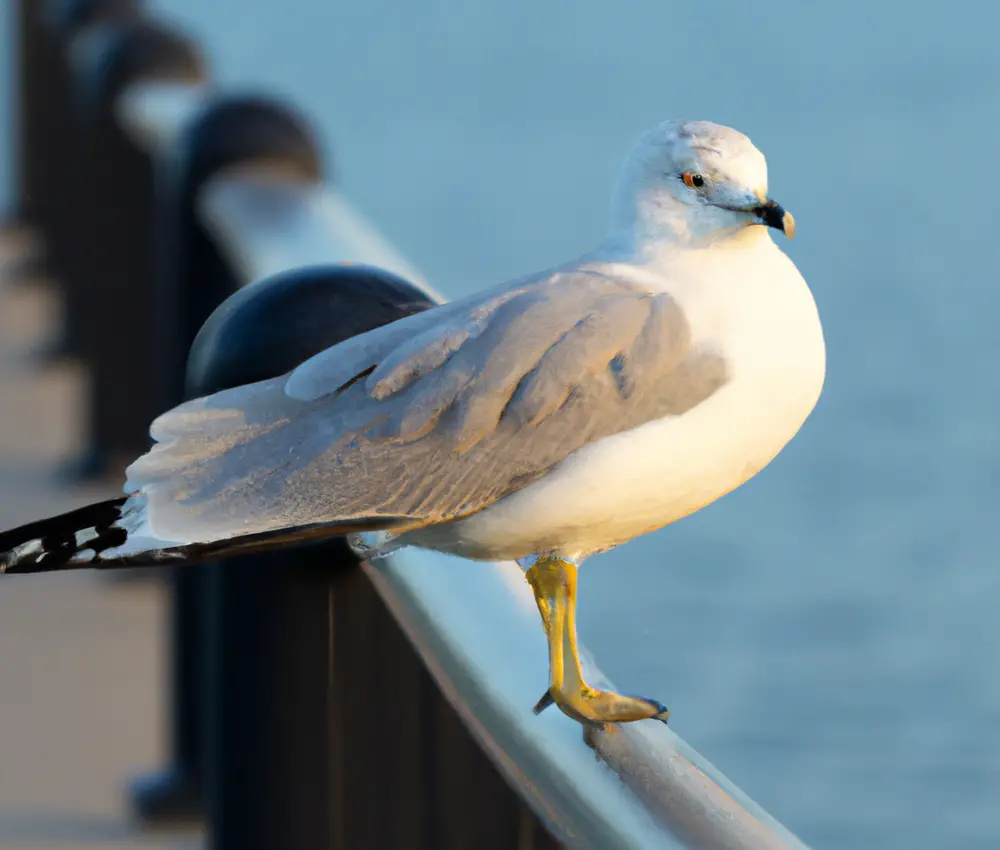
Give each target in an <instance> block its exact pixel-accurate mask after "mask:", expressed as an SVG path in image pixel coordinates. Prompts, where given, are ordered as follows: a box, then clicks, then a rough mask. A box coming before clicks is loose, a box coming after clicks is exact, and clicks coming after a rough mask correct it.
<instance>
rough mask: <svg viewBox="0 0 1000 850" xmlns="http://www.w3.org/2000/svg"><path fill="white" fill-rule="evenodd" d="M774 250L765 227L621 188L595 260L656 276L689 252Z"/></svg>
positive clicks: (663, 195) (669, 198)
mask: <svg viewBox="0 0 1000 850" xmlns="http://www.w3.org/2000/svg"><path fill="white" fill-rule="evenodd" d="M768 243H770V244H771V245H773V242H771V237H770V235H769V234H768V232H767V228H766V227H762V226H748V225H747V222H746V220H745V219H743V218H740V217H737V216H736V215H734V214H733V213H732V212H730V211H728V210H723V209H720V208H713V207H701V208H699V209H695V208H693V207H691V206H689V205H688V204H686V203H684V202H683V201H681V200H679V199H678V198H676V197H675V196H674V195H672V194H670V193H669V192H666V191H663V190H662V189H660V190H656V191H653V190H650V191H636V190H635V189H634V187H630V186H628V185H626V186H622V187H619V191H618V192H616V195H615V198H614V200H613V202H612V207H611V222H610V227H609V229H608V232H607V235H606V236H605V238H604V240H603V242H602V243H601V245H600V246H599V248H598V249H597V251H596V252H595V253H594V258H595V259H605V260H607V261H611V262H624V263H629V264H631V265H636V266H643V267H648V268H651V269H653V270H655V269H656V268H657V267H661V266H666V265H669V264H672V263H674V262H676V260H677V259H678V258H679V256H680V255H684V254H687V253H689V252H700V251H705V250H708V249H712V250H719V249H723V250H746V249H749V248H756V247H765V246H766V245H767V244H768Z"/></svg>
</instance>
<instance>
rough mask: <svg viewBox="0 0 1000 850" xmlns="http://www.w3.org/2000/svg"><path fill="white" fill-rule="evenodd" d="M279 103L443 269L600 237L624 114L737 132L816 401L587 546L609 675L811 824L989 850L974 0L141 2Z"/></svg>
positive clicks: (991, 284) (839, 842)
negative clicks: (681, 514) (779, 244)
mask: <svg viewBox="0 0 1000 850" xmlns="http://www.w3.org/2000/svg"><path fill="white" fill-rule="evenodd" d="M158 6H159V8H160V9H162V10H164V11H165V12H169V13H170V14H172V15H174V16H175V17H176V19H177V20H179V21H181V22H183V23H185V24H186V25H188V26H190V27H191V28H192V29H193V30H194V31H195V32H196V33H198V34H199V35H200V36H201V38H202V39H203V41H204V43H205V45H206V48H207V52H208V53H209V55H210V57H211V59H212V62H213V65H214V68H215V76H216V78H217V79H218V80H219V81H220V82H222V83H224V84H228V85H235V86H238V87H240V88H249V87H256V86H263V87H264V88H265V89H266V90H268V91H270V92H272V93H275V94H278V95H281V96H285V97H288V98H290V99H292V100H293V101H294V102H295V103H297V104H298V105H299V106H300V107H302V108H303V109H304V110H305V111H306V112H307V114H309V115H310V116H311V117H312V118H313V120H314V121H315V122H316V124H317V127H318V128H319V130H320V131H321V133H322V135H323V137H324V139H325V143H326V144H327V146H328V161H329V163H330V165H331V170H332V172H333V174H334V175H335V177H334V179H336V180H337V181H338V182H339V183H340V184H341V185H342V186H343V187H344V188H345V189H346V191H347V192H348V193H349V195H350V196H351V197H352V198H353V199H354V200H355V201H356V202H357V203H358V204H359V206H360V207H361V208H362V209H363V210H364V211H366V212H367V213H368V214H369V215H370V216H371V217H372V218H373V219H375V220H376V221H377V222H378V223H379V225H380V226H381V227H382V229H383V230H384V231H385V232H386V233H387V234H388V235H389V236H390V237H391V238H392V239H393V241H394V242H395V243H396V244H397V245H398V246H399V247H400V248H401V249H402V250H403V251H404V252H405V253H406V254H407V255H409V256H410V257H411V258H412V259H413V260H414V261H415V263H416V264H417V265H418V266H419V267H420V268H421V269H423V270H424V271H425V272H426V273H427V275H428V276H429V277H430V279H432V280H433V281H434V283H435V284H436V285H437V286H438V287H439V288H440V289H441V290H442V291H444V292H446V293H448V294H451V295H457V294H460V293H463V292H466V291H469V290H472V289H477V288H480V287H482V286H485V285H487V284H491V283H496V282H498V281H500V280H502V279H504V278H507V277H510V276H513V275H515V274H519V273H522V272H525V271H529V270H532V269H535V268H538V267H541V266H544V265H546V264H549V263H552V262H554V261H558V260H561V259H564V258H566V257H568V256H570V255H572V254H574V253H575V252H579V251H581V250H583V249H585V248H587V247H589V246H590V245H591V244H592V243H593V242H594V241H595V240H596V239H597V238H598V236H599V235H600V233H601V230H602V226H603V223H604V218H605V202H606V198H607V195H608V190H609V186H610V182H611V179H612V176H613V174H614V172H615V170H616V168H617V165H618V163H619V161H620V159H621V157H622V155H623V154H624V152H625V150H626V149H627V147H628V145H629V144H630V142H631V140H632V138H633V137H634V136H635V135H636V134H637V133H638V132H640V131H641V130H643V129H645V128H646V127H647V126H650V125H652V124H653V123H655V122H657V121H659V120H660V119H662V118H666V117H673V116H686V117H693V118H709V119H712V120H716V121H721V122H724V123H728V124H731V125H733V126H736V127H738V128H740V129H742V130H744V131H745V132H747V133H748V134H749V135H750V136H751V137H752V138H753V139H754V141H755V142H756V143H757V144H758V146H759V147H760V148H761V149H762V150H764V151H765V153H766V154H767V156H768V159H769V162H770V169H771V188H772V192H773V194H774V196H775V197H776V198H778V199H779V200H780V201H781V202H782V203H783V204H785V205H786V206H787V207H788V208H789V209H791V210H793V211H794V213H795V215H796V218H797V221H798V223H799V237H798V238H797V239H796V240H795V241H794V242H791V243H788V242H784V243H783V245H784V247H785V248H786V250H787V251H788V252H789V254H790V255H791V256H792V258H793V259H794V260H795V262H796V263H797V264H798V265H799V268H800V269H801V270H802V272H803V273H804V275H805V276H806V278H807V279H808V280H809V282H810V284H811V285H812V287H813V290H814V292H815V295H816V299H817V301H818V303H819V307H820V312H821V315H822V317H823V321H824V325H825V328H826V334H827V341H828V347H829V377H828V381H827V385H826V389H825V392H824V396H823V398H822V400H821V402H820V404H819V406H818V408H817V410H816V412H815V414H814V415H813V417H812V418H811V419H810V421H809V422H808V423H807V424H806V426H805V428H804V429H803V431H802V433H801V434H800V435H799V436H798V437H797V438H796V439H795V440H794V441H793V443H792V444H791V445H790V447H789V448H788V449H787V450H786V451H785V452H784V453H783V454H782V455H781V456H780V457H779V458H778V460H776V461H775V462H774V463H773V464H772V465H771V466H770V467H769V468H768V469H766V470H765V471H764V472H762V473H761V474H760V475H759V476H758V477H757V478H756V479H754V480H753V481H752V482H750V483H749V484H748V485H746V486H745V487H743V488H741V489H740V490H739V491H737V492H735V493H733V494H731V495H730V496H728V497H726V498H725V499H723V500H722V501H721V502H719V503H717V504H715V505H713V506H711V507H709V508H707V509H705V510H704V511H702V512H701V513H699V514H698V515H696V516H694V517H692V518H690V519H688V520H685V521H684V522H682V523H679V524H678V525H676V526H674V527H672V528H670V529H667V530H664V531H662V532H659V533H656V534H652V535H649V536H648V537H646V538H643V539H641V540H639V541H636V542H634V543H632V544H630V545H628V546H625V547H622V548H621V549H619V550H618V551H616V552H614V553H611V554H608V555H606V556H603V557H601V558H599V559H595V560H594V561H592V562H590V563H588V565H587V567H586V569H585V570H584V574H583V578H582V587H581V594H582V598H581V605H582V611H581V617H580V620H581V622H580V627H581V630H582V636H583V639H584V641H585V642H586V643H587V644H588V646H589V647H590V648H591V649H592V650H593V651H594V652H595V654H596V655H597V657H598V659H599V660H600V662H601V664H602V666H603V667H604V668H605V669H606V670H607V672H608V673H609V674H611V675H612V677H613V678H614V679H615V680H616V681H617V682H618V684H619V685H620V686H622V687H623V688H626V689H628V690H631V691H636V692H645V693H647V694H649V695H650V696H654V697H657V698H660V699H662V700H664V701H666V702H667V703H668V704H669V705H670V707H671V709H672V711H673V717H674V720H673V724H674V726H675V728H676V729H677V730H678V731H679V732H680V733H681V734H682V735H684V736H685V737H686V738H688V739H689V740H690V741H691V742H692V743H693V744H695V745H696V746H697V747H699V749H701V750H702V751H703V752H705V753H706V754H707V755H708V756H709V757H710V758H711V759H712V760H713V761H714V762H715V763H716V764H718V765H719V766H720V767H722V768H723V769H724V770H725V772H726V773H727V774H729V775H730V776H731V778H733V779H734V780H736V781H737V782H738V783H739V784H741V785H742V786H743V787H744V788H745V789H746V790H747V791H748V792H749V793H751V794H752V795H753V796H754V797H756V798H757V799H758V800H759V801H760V802H761V803H762V804H763V805H765V806H766V807H767V808H768V809H769V810H770V811H771V812H772V813H773V814H775V815H776V816H777V817H778V818H780V819H781V820H783V821H784V822H785V823H786V824H787V825H788V826H789V827H790V828H792V829H793V830H795V831H796V832H797V833H799V834H800V835H801V836H802V837H803V838H804V839H805V840H806V841H807V842H809V843H811V844H813V845H814V846H815V847H817V848H841V849H842V850H847V849H848V848H850V849H851V850H861V849H862V848H880V850H893V848H969V850H975V848H996V847H1000V677H998V675H997V665H998V663H1000V626H998V625H997V624H996V621H995V619H994V608H995V607H996V606H997V604H998V603H1000V571H998V570H997V568H996V553H997V551H998V544H1000V540H998V537H1000V530H998V526H1000V523H998V522H997V521H996V519H995V517H994V513H995V505H996V504H997V502H998V497H1000V445H998V441H997V437H996V431H997V423H998V421H1000V379H998V377H997V371H996V370H997V364H998V363H1000V334H998V333H997V332H996V327H997V324H998V319H1000V286H998V280H997V278H998V267H997V262H996V260H995V258H994V256H993V253H992V250H993V248H994V246H995V244H996V241H997V239H996V236H995V234H994V230H995V227H994V221H995V219H996V217H997V216H998V215H1000V213H998V211H997V206H996V198H997V197H1000V169H998V168H997V167H996V165H995V160H996V152H995V151H996V148H997V141H998V137H1000V50H997V48H996V34H997V29H998V26H1000V6H997V5H996V4H988V3H986V2H985V0H979V2H974V0H952V2H950V3H939V2H920V0H883V2H881V3H878V4H876V3H872V2H862V0H840V2H837V3H826V4H822V5H820V4H815V3H804V2H802V0H797V2H792V0H771V2H767V3H752V4H751V3H741V4H737V3H732V2H720V0H687V2H685V3H680V2H670V0H617V2H601V0H573V2H570V0H479V2H476V3H471V2H468V3H459V2H458V0H450V2H445V0H423V2H420V3H415V2H410V0H405V2H404V0H367V2H364V3H362V2H355V3H350V4H348V3H333V2H330V1H329V0H280V2H279V0H211V2H206V0H159V3H158Z"/></svg>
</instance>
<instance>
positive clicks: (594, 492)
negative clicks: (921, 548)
mask: <svg viewBox="0 0 1000 850" xmlns="http://www.w3.org/2000/svg"><path fill="white" fill-rule="evenodd" d="M708 253H709V254H710V255H711V256H710V257H708V258H707V262H706V256H705V255H702V256H700V257H699V258H698V262H697V263H695V262H694V260H693V259H692V262H691V264H690V265H691V268H690V269H688V268H686V267H685V264H684V263H681V264H680V265H679V266H678V267H673V268H672V270H671V272H672V273H671V274H670V275H669V276H664V277H663V279H662V281H658V280H652V281H650V283H651V288H654V287H655V288H662V289H666V290H668V291H669V292H671V294H672V295H674V297H675V298H677V300H678V302H679V303H680V305H681V307H682V308H683V309H684V311H685V314H686V316H687V318H688V322H689V323H690V325H691V329H692V336H693V339H694V341H695V343H696V344H699V345H705V346H711V347H713V348H715V349H716V350H718V351H720V352H721V353H722V354H723V355H724V356H725V358H726V360H727V363H728V372H729V380H728V382H727V383H726V384H725V385H724V386H723V387H722V388H721V389H720V390H718V391H716V393H715V394H714V395H712V396H711V397H710V398H708V399H707V400H706V401H704V402H702V403H701V404H699V405H698V406H696V407H694V408H692V409H691V410H689V411H688V412H686V413H684V414H682V415H680V416H674V417H667V418H664V419H660V420H658V421H655V422H650V423H647V424H646V425H643V426H641V427H639V428H636V429H634V430H632V431H628V432H623V433H621V434H617V435H615V436H613V437H608V438H606V439H603V440H600V441H599V442H597V443H594V444H592V445H590V446H587V447H585V448H583V449H581V450H579V451H577V452H576V453H574V454H573V455H571V456H570V457H568V458H567V459H566V460H565V461H563V462H562V463H561V464H560V465H559V466H558V467H557V468H556V469H554V470H553V471H552V472H550V473H549V474H548V475H546V476H545V477H544V478H542V479H540V480H539V481H537V482H535V483H532V484H531V485H529V486H528V487H526V488H524V489H523V490H521V491H519V492H517V493H515V494H512V495H510V496H507V497H506V498H504V499H502V500H500V501H499V502H496V503H495V504H493V505H491V506H490V507H489V508H487V509H485V510H484V511H481V512H480V513H478V514H475V515H474V516H471V517H468V518H466V519H464V520H461V521H458V522H455V523H449V524H448V526H447V527H440V529H439V530H440V531H445V528H446V529H447V531H446V534H444V535H442V534H433V535H432V538H431V539H427V540H426V541H419V542H418V541H417V540H414V541H413V542H415V543H417V545H430V546H432V547H433V548H441V549H446V550H448V551H451V552H454V553H455V554H459V555H465V556H467V557H474V558H485V559H501V558H515V557H522V556H525V555H529V554H534V553H537V552H539V551H558V552H560V553H562V554H565V555H570V556H584V555H587V554H591V553H593V552H598V551H601V550H604V549H608V548H610V547H612V546H615V545H617V544H619V543H623V542H625V541H626V540H630V539H632V538H633V537H637V536H639V535H640V534H643V533H645V532H647V531H651V530H653V529H655V528H660V527H662V526H664V525H668V524H669V523H672V522H674V521H676V520H678V519H681V518H682V517H684V516H687V515H688V514H690V513H693V512H694V511H696V510H698V509H699V508H701V507H704V506H705V505H707V504H709V503H711V502H713V501H715V500H716V499H718V498H720V497H721V496H723V495H725V494H726V493H728V492H729V491H730V490H733V489H734V488H736V487H738V486H739V485H740V484H742V483H744V482H745V481H747V480H748V479H749V478H751V477H752V476H753V475H755V474H756V473H757V472H759V471H760V470H761V469H763V468H764V467H765V466H766V465H767V464H768V463H770V461H771V460H772V459H773V458H774V457H775V456H776V455H777V454H778V453H779V452H780V451H781V449H782V448H784V446H785V445H786V444H787V443H788V441H789V440H791V438H792V437H793V436H795V434H796V432H797V431H798V430H799V428H800V427H801V426H802V423H803V422H804V421H805V419H806V418H807V417H808V415H809V413H810V412H811V411H812V409H813V407H814V406H815V404H816V401H817V399H818V398H819V394H820V391H821V389H822V386H823V380H824V374H825V365H826V358H825V348H824V343H823V333H822V329H821V326H820V322H819V317H818V314H817V311H816V305H815V302H814V300H813V297H812V293H811V292H810V291H809V288H808V286H807V285H806V283H805V281H804V280H803V279H802V277H801V275H800V274H799V273H798V271H797V270H796V268H795V267H794V265H793V264H792V262H791V261H790V260H789V259H788V258H787V257H786V256H785V255H784V254H783V253H782V252H781V251H780V250H778V248H777V246H775V245H774V244H773V242H771V240H770V238H765V239H761V240H760V241H759V243H758V244H757V245H755V246H753V247H752V248H749V249H746V248H743V249H740V250H739V251H736V250H732V251H730V250H719V249H715V250H713V251H712V252H708ZM614 271H615V273H616V274H622V273H623V271H624V272H625V273H628V270H627V269H624V270H623V269H622V268H621V267H619V268H616V269H615V270H614ZM421 536H423V535H421Z"/></svg>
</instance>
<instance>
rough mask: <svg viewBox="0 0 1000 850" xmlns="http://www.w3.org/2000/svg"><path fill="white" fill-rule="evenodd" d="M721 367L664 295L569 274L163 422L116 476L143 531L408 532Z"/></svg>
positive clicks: (518, 479) (410, 327)
mask: <svg viewBox="0 0 1000 850" xmlns="http://www.w3.org/2000/svg"><path fill="white" fill-rule="evenodd" d="M725 380H726V364H725V361H724V360H723V359H722V357H721V356H720V355H719V354H717V353H715V352H712V351H706V350H701V349H698V348H694V347H692V345H691V340H690V334H689V331H688V327H687V324H686V322H685V319H684V316H683V314H682V312H681V310H680V309H679V307H678V306H677V304H676V302H674V301H673V300H672V299H671V298H670V296H669V295H666V294H657V295H653V294H650V293H648V292H645V291H639V290H636V289H634V288H633V287H631V286H629V285H628V284H626V283H622V282H620V281H616V280H614V279H611V278H608V277H606V276H603V275H601V274H598V273H596V272H588V271H583V270H577V271H575V272H563V273H557V274H554V275H551V276H546V277H543V278H540V279H537V280H534V281H528V282H526V283H522V284H520V285H518V286H515V287H514V288H512V289H508V290H506V291H502V292H499V293H493V294H489V295H486V296H479V297H476V298H472V299H466V300H465V301H462V302H454V303H452V304H447V305H444V306H442V307H438V308H434V309H432V310H429V311H426V312H424V313H420V314H417V315H415V316H410V317H408V318H406V319H403V320H400V321H399V322H395V323H393V324H391V325H387V326H385V327H382V328H377V329H375V330H373V331H369V332H368V333H366V334H362V335H361V336H359V337H356V338H354V339H351V340H348V341H346V342H344V343H341V344H339V345H336V346H334V347H332V348H330V349H327V350H326V351H324V352H322V353H321V354H319V355H317V356H316V357H314V358H312V359H310V360H308V361H306V362H305V363H303V364H302V365H301V366H300V367H299V368H297V369H296V370H294V371H293V372H291V373H290V374H289V375H286V376H283V377H281V378H278V379H275V380H270V381H264V382H261V383H258V384H251V385H248V386H244V387H238V388H236V389H233V390H227V391H224V392H221V393H217V394H215V395H212V396H208V397H206V398H202V399H197V400H195V401H191V402H188V403H186V404H183V405H181V406H180V407H177V408H175V409H174V410H172V411H170V412H168V413H166V414H164V415H163V416H161V417H159V418H158V419H157V420H156V421H155V422H154V423H153V427H152V429H151V433H152V435H153V437H154V438H155V439H156V440H157V441H158V444H157V445H156V446H154V448H153V449H152V450H151V451H150V452H149V453H147V454H146V455H144V456H143V457H141V458H140V459H139V460H137V461H136V462H135V463H134V464H133V465H132V466H131V467H130V468H129V470H128V477H129V483H128V485H127V487H128V489H129V490H130V491H135V490H138V491H140V492H141V494H142V497H143V501H144V504H145V505H146V514H147V518H148V519H149V522H150V525H151V527H152V530H153V531H154V533H155V534H156V535H157V536H158V537H160V538H162V539H165V540H173V541H179V542H185V543H194V542H208V541H212V540H219V539H224V538H229V537H233V536H238V535H244V534H258V533H264V532H268V531H274V530H278V529H284V528H295V527H303V526H313V525H316V524H321V525H331V526H335V527H336V528H338V529H341V530H345V531H346V530H355V529H362V528H364V529H372V528H379V527H384V528H396V529H412V528H418V527H421V526H425V525H431V524H435V523H439V522H444V521H448V520H452V519H456V518H458V517H461V516H466V515H468V514H471V513H475V512H476V511H479V510H482V509H483V508H484V507H486V506H487V505H489V504H491V503H492V502H494V501H496V500H497V499H501V498H503V497H504V496H505V495H507V494H509V493H511V492H513V491H515V490H518V489H519V488H521V487H523V486H525V485H526V484H527V483H529V482H531V481H533V480H535V479H537V478H539V477H540V476H543V475H545V474H546V473H547V472H548V471H549V470H551V469H552V468H553V467H554V466H556V465H557V464H558V463H559V462H560V461H562V460H563V459H565V458H566V457H567V456H568V455H570V454H572V453H573V452H575V451H576V450H578V449H579V448H581V447H583V446H585V445H587V444H588V443H591V442H594V441H596V440H599V439H601V438H603V437H607V436H610V435H612V434H615V433H618V432H621V431H625V430H629V429H631V428H635V427H637V426H638V425H641V424H643V423H645V422H648V421H651V420H654V419H658V418H661V417H663V416H669V415H677V414H680V413H682V412H684V411H685V410H688V409H690V408H691V407H693V406H694V405H696V404H698V403H699V402H701V401H703V400H704V399H705V398H707V397H708V396H709V395H711V394H712V393H713V392H714V391H715V390H716V389H717V388H718V387H720V386H721V385H722V384H723V383H724V382H725Z"/></svg>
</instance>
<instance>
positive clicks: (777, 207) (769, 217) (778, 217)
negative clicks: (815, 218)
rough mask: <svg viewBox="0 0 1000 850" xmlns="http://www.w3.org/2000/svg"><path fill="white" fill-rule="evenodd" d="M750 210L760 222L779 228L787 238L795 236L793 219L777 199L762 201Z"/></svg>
mask: <svg viewBox="0 0 1000 850" xmlns="http://www.w3.org/2000/svg"><path fill="white" fill-rule="evenodd" d="M751 212H752V213H753V215H754V216H755V217H756V218H757V219H758V220H759V221H760V223H761V224H766V225H767V226H768V227H773V228H775V229H776V230H780V231H781V232H782V233H784V234H785V236H787V237H788V238H789V239H792V238H794V237H795V219H794V218H792V214H791V213H790V212H787V211H786V210H785V208H784V207H783V206H781V204H779V203H778V202H777V201H764V203H762V204H761V205H760V206H758V207H754V208H753V209H752V210H751Z"/></svg>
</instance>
